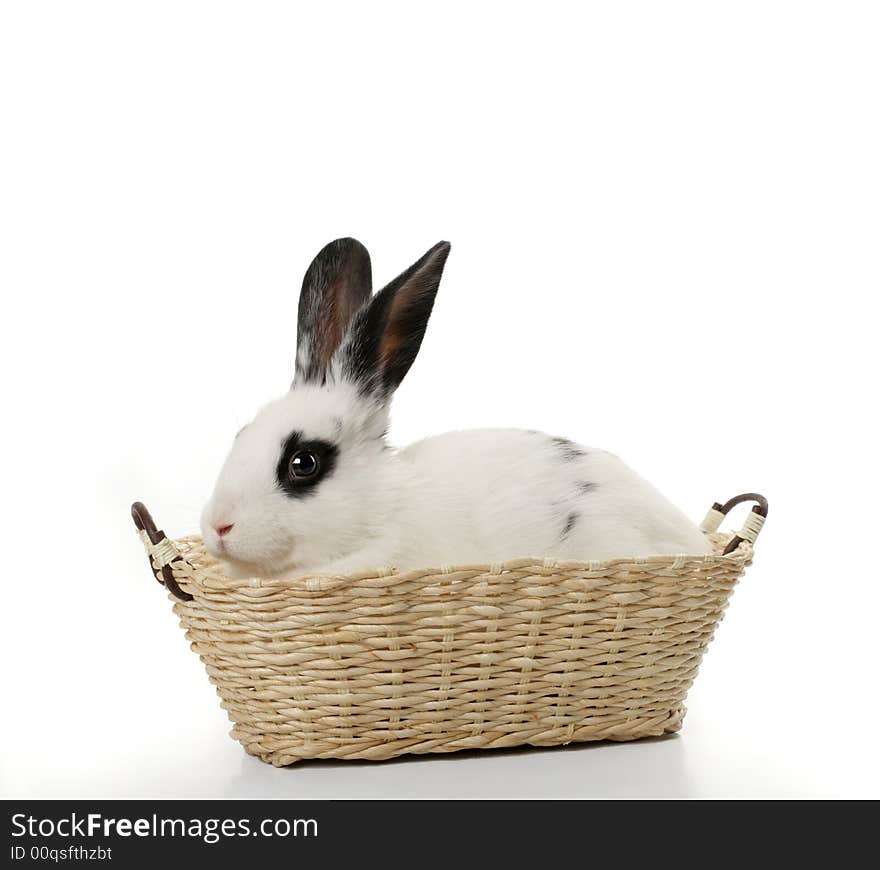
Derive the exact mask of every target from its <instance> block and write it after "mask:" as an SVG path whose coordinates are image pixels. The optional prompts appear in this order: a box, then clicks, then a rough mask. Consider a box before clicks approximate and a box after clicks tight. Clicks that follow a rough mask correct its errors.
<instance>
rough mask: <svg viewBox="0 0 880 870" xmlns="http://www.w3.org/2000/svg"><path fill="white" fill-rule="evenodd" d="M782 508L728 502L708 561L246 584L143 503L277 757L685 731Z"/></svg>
mask: <svg viewBox="0 0 880 870" xmlns="http://www.w3.org/2000/svg"><path fill="white" fill-rule="evenodd" d="M743 501H755V502H757V504H756V505H755V506H754V507H753V508H752V511H751V512H750V513H749V514H748V516H747V519H746V523H745V526H744V527H743V529H742V530H741V531H740V533H739V534H738V535H732V536H731V535H729V534H728V535H722V534H718V533H717V530H718V528H719V525H720V523H721V520H722V519H723V518H724V515H725V514H726V513H727V512H728V511H729V510H730V509H731V508H732V507H733V506H734V505H736V504H739V503H740V502H743ZM766 514H767V503H766V501H765V500H764V499H763V498H762V497H761V496H757V495H755V494H751V493H750V494H747V495H743V496H738V497H737V498H735V499H731V500H730V501H729V502H728V503H727V504H725V505H719V504H715V505H713V507H712V508H711V509H710V510H709V513H708V514H707V516H706V519H705V520H704V522H703V525H702V528H703V531H705V532H706V533H707V534H709V536H710V538H711V540H712V543H713V546H714V549H715V553H714V554H713V555H708V556H655V557H651V558H646V559H615V560H611V561H606V562H555V561H551V560H536V559H517V560H515V561H511V562H506V563H504V564H497V565H474V566H464V567H445V568H430V569H424V570H418V571H409V572H407V573H405V574H395V573H393V572H391V571H389V572H386V573H381V574H376V573H375V572H373V573H362V574H353V575H347V576H337V577H331V576H323V577H320V576H310V577H299V578H294V579H289V580H260V579H253V580H231V579H229V578H227V577H225V576H224V575H223V573H222V570H221V568H220V566H219V564H218V563H217V562H216V561H214V560H213V559H212V558H211V557H210V556H208V555H207V553H206V552H205V549H204V546H203V544H202V541H201V539H200V538H197V537H188V538H182V539H180V540H178V541H171V540H169V539H168V538H166V537H165V535H164V533H163V532H161V531H158V530H157V529H156V527H155V525H154V523H153V521H152V519H151V517H150V515H149V513H148V512H147V510H146V508H144V506H143V505H141V504H140V503H138V504H135V505H134V506H133V507H132V515H133V518H134V520H135V525H136V526H137V528H138V531H139V533H140V535H141V538H142V539H143V541H144V544H145V546H146V549H147V552H148V554H149V556H150V559H151V565H152V567H153V570H154V573H155V575H156V577H157V579H159V581H160V582H162V583H164V584H165V586H166V587H167V588H168V589H169V591H170V593H171V598H172V600H173V601H174V612H175V613H176V614H177V615H178V616H179V617H180V621H181V624H182V626H183V628H184V629H186V637H187V639H188V640H189V641H191V644H192V649H193V650H194V651H195V652H196V653H198V655H199V657H200V658H201V660H202V662H203V663H204V665H205V668H206V669H207V671H208V677H209V678H210V680H211V682H212V683H214V685H215V686H216V687H217V692H218V694H219V695H220V698H221V699H222V707H223V708H224V709H225V710H226V711H227V713H228V714H229V718H230V719H231V720H232V722H233V729H232V736H233V737H235V738H236V739H237V740H238V741H240V742H241V744H242V746H244V748H245V749H246V750H247V751H248V752H250V753H252V754H253V755H257V756H259V757H260V758H262V759H263V760H264V761H267V762H270V763H272V764H274V765H279V766H280V765H286V764H291V763H292V762H295V761H299V760H300V759H305V758H345V759H352V758H361V759H363V758H367V759H385V758H391V757H393V756H396V755H402V754H404V753H426V752H453V751H455V750H459V749H485V748H492V747H510V746H519V745H521V744H532V745H536V746H550V745H555V744H562V743H570V742H572V741H583V740H634V739H636V738H639V737H651V736H657V735H660V734H666V733H668V732H672V731H677V730H678V729H679V728H681V724H682V720H683V718H684V714H685V708H684V704H683V702H684V699H685V696H686V695H687V692H688V689H689V688H690V686H691V684H692V682H693V680H694V677H695V676H696V673H697V668H698V667H699V664H700V660H701V659H702V656H703V653H704V651H705V650H706V646H707V645H708V643H709V641H710V640H711V639H712V634H713V632H714V631H715V627H716V626H717V625H718V622H719V620H720V619H721V617H722V614H723V611H724V609H725V607H726V605H727V601H728V598H729V597H730V594H731V591H732V589H733V587H734V585H735V584H736V582H737V580H738V579H739V577H740V575H741V574H742V573H743V571H744V569H745V568H746V566H747V565H749V564H750V562H751V559H752V545H753V544H754V542H755V539H756V538H757V535H758V532H759V531H760V529H761V526H762V524H763V521H764V517H765V516H766Z"/></svg>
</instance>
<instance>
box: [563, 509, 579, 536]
mask: <svg viewBox="0 0 880 870" xmlns="http://www.w3.org/2000/svg"><path fill="white" fill-rule="evenodd" d="M579 519H580V514H578V513H574V512H572V513H570V514H569V515H568V516H567V517H566V518H565V525H564V526H563V527H562V534H561V535H560V536H559V540H560V541H564V540H565V539H566V538H567V537H568V536H569V534H571V530H572V529H573V528H574V526H575V523H576V522H577V521H578V520H579Z"/></svg>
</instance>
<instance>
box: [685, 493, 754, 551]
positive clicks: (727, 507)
mask: <svg viewBox="0 0 880 870" xmlns="http://www.w3.org/2000/svg"><path fill="white" fill-rule="evenodd" d="M745 501H753V502H755V504H754V505H753V506H752V509H751V511H749V513H748V514H747V515H746V519H745V522H744V523H743V527H742V528H741V529H740V530H739V531H738V532H737V533H736V534H735V535H734V536H733V537H732V538H731V539H730V542H729V543H728V544H727V546H726V547H725V548H724V555H725V556H726V555H727V554H728V553H732V552H733V551H734V550H735V549H736V548H737V547H738V546H739V545H740V544H741V543H742V542H743V541H748V542H749V543H750V544H754V543H755V541H757V540H758V535H759V534H760V533H761V529H762V528H763V526H764V520H765V519H767V512H768V510H769V505H768V504H767V499H766V498H764V496H763V495H759V494H758V493H756V492H744V493H743V494H742V495H735V496H734V497H733V498H732V499H730V501H726V502H725V503H724V504H718V502H717V501H716V502H715V504H713V505H712V507H710V508H709V511H708V513H707V514H706V518H705V519H704V520H703V522H702V523H700V530H701V531H703V532H717V531H718V527H719V526H720V525H721V523H722V522H723V520H724V518H725V517H726V516H727V515H728V514H729V513H730V511H731V510H732V509H733V508H735V507H736V506H737V505H738V504H742V503H743V502H745Z"/></svg>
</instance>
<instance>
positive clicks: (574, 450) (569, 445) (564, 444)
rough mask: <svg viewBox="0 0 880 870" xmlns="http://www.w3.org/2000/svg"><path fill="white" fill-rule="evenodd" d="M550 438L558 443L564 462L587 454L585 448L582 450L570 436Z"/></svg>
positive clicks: (557, 446) (572, 460)
mask: <svg viewBox="0 0 880 870" xmlns="http://www.w3.org/2000/svg"><path fill="white" fill-rule="evenodd" d="M550 440H551V441H552V442H553V443H554V444H555V445H556V449H557V450H558V451H559V455H560V456H561V457H562V460H563V462H574V460H575V459H581V458H582V457H584V456H586V455H587V453H586V451H585V450H582V449H581V448H580V447H578V446H577V444H575V443H574V442H573V441H569V440H568V438H551V439H550Z"/></svg>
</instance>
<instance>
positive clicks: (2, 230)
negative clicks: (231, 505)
mask: <svg viewBox="0 0 880 870" xmlns="http://www.w3.org/2000/svg"><path fill="white" fill-rule="evenodd" d="M878 39H880V28H878V13H877V11H876V6H874V5H872V4H870V3H864V4H860V3H839V2H834V3H831V2H829V3H811V2H799V3H775V2H758V3H748V2H740V3H730V4H714V3H712V4H707V3H700V2H695V3H664V4H654V3H643V4H639V3H624V4H589V3H554V2H545V3H541V4H534V3H529V4H524V3H514V2H504V3H461V4H458V3H453V2H446V3H443V4H440V3H435V4H430V5H429V4H412V3H383V2H371V3H336V4H316V3H309V4H306V3H302V4H293V3H280V4H272V3H247V4H245V3H240V4H230V3H216V2H211V3H192V2H190V3H183V2H173V3H159V2H153V3H149V4H131V3H125V4H120V3H77V4H67V3H18V4H15V3H9V4H4V6H3V12H2V17H0V81H2V92H0V123H2V137H0V151H2V155H0V156H2V159H0V173H2V189H0V221H2V225H0V240H2V241H0V244H2V260H0V267H2V276H0V277H2V299H3V316H2V327H0V328H2V336H0V337H2V342H0V353H2V370H3V384H4V388H3V392H4V406H5V408H6V414H5V415H4V416H5V420H4V422H3V425H2V439H3V450H2V492H3V495H2V499H0V513H2V517H0V519H2V529H3V550H2V568H3V570H2V578H3V579H2V582H3V584H4V587H3V593H2V599H0V600H2V605H0V606H2V618H3V625H2V633H0V643H2V650H0V652H2V656H0V661H2V680H3V715H2V717H0V728H2V732H0V790H2V793H3V794H4V795H5V796H14V797H49V796H78V797H97V796H144V797H147V796H149V797H159V796H242V797H252V796H270V795H271V796H291V797H305V796H319V797H364V796H369V797H408V796H415V797H430V796H436V797H444V796H463V797H478V796H500V797H520V796H536V797H550V796H599V797H600V796H624V795H640V796H783V795H789V796H803V797H809V796H875V797H876V796H878V792H880V790H878V786H877V778H878V750H877V741H876V736H877V732H876V729H877V719H878V712H880V710H878V701H877V685H878V681H877V665H878V655H877V643H878V641H877V634H878V631H877V620H878V614H880V608H878V604H880V602H878V583H880V576H878V564H880V563H878V560H877V558H876V553H875V549H876V540H877V534H876V530H877V522H878V520H877V516H876V514H877V509H878V507H877V506H878V503H880V502H878V484H880V480H878V461H877V450H878V434H880V433H878V426H877V420H876V413H877V383H876V381H877V371H878V360H877V349H876V333H877V322H878V321H877V302H876V299H877V293H878V289H880V280H878V279H880V266H878V238H880V212H878V202H880V172H878V165H880V160H878V155H880V126H878V111H877V106H878V81H880V62H878V52H877V45H878ZM348 234H351V235H354V236H356V237H358V238H360V239H361V240H362V241H364V242H365V243H366V244H367V246H368V247H369V248H370V250H371V252H372V254H373V266H374V274H375V278H376V281H377V283H382V282H384V281H386V280H388V279H390V278H391V277H393V276H394V275H395V274H397V272H399V271H400V270H401V269H403V268H404V267H405V266H407V265H408V264H409V263H410V262H412V261H413V260H414V259H415V258H416V257H417V256H419V255H420V254H421V253H422V252H423V251H424V250H425V249H427V248H428V247H429V246H430V245H432V244H433V243H434V242H436V241H437V240H439V239H443V238H447V239H449V240H451V241H452V243H453V251H452V255H451V257H450V260H449V264H448V268H447V272H446V275H445V278H444V281H443V285H442V287H441V292H440V295H439V297H438V302H437V305H436V308H435V314H434V316H433V319H432V322H431V326H430V329H429V332H428V336H427V338H426V340H425V343H424V345H423V348H422V353H421V356H420V358H419V360H418V362H417V363H416V365H415V366H414V367H413V369H412V371H411V372H410V374H409V376H408V378H407V381H406V382H405V383H404V385H403V387H402V388H401V390H400V392H399V394H398V400H397V403H396V407H395V412H394V425H393V440H394V441H395V442H396V443H400V444H403V443H406V442H408V441H410V440H412V439H415V438H418V437H420V436H423V435H427V434H431V433H435V432H439V431H443V430H445V429H452V428H461V427H469V426H483V425H490V426H493V425H494V426H500V425H511V426H520V425H521V426H526V427H534V428H540V429H545V430H548V431H550V432H553V433H559V434H566V435H568V436H570V437H572V438H574V439H576V440H578V441H582V442H585V443H587V444H593V445H596V446H602V447H606V448H608V449H611V450H613V451H615V452H617V453H619V454H620V455H621V456H623V457H624V458H625V459H626V460H627V461H628V462H629V463H630V464H631V465H633V466H634V467H635V468H636V469H638V470H639V471H641V472H642V473H643V474H644V475H645V476H647V477H648V478H649V479H651V480H652V481H653V482H655V483H656V484H657V485H658V486H659V487H660V488H661V489H662V490H664V491H665V492H666V493H667V494H668V495H669V496H670V497H671V498H672V499H673V500H674V501H675V502H677V503H678V504H679V505H681V506H682V507H683V508H684V509H685V510H686V511H687V512H688V513H689V514H690V515H691V516H693V517H694V518H695V519H696V520H699V519H700V518H701V517H702V515H703V513H704V511H705V509H706V507H707V506H708V505H709V503H711V502H712V501H713V500H715V499H725V498H727V497H729V496H731V495H733V494H735V493H737V492H740V491H742V490H749V489H757V490H759V491H763V492H765V493H766V494H767V495H768V497H769V498H770V502H771V513H770V518H769V520H768V523H767V526H766V527H765V530H764V534H763V536H762V538H761V540H760V541H759V543H758V547H757V554H756V556H757V558H756V561H755V564H754V566H753V568H752V569H751V570H750V571H749V572H748V573H747V575H746V577H745V578H744V580H743V581H742V583H741V584H740V586H739V587H738V589H737V591H736V594H735V595H734V597H733V600H732V603H731V607H730V609H729V611H728V614H727V617H726V619H725V621H724V623H723V625H722V626H721V628H720V630H719V632H718V635H717V637H716V640H715V642H714V643H713V645H712V647H711V648H710V651H709V654H708V656H707V658H706V660H705V661H704V664H703V667H702V670H701V672H700V675H699V678H698V680H697V683H696V685H695V687H694V689H693V691H692V693H691V695H690V697H689V700H688V706H689V710H690V712H689V715H688V718H687V720H686V722H685V727H684V730H683V731H682V733H681V734H680V735H679V736H677V737H674V738H670V739H666V740H662V741H654V742H648V743H640V744H632V745H599V746H583V747H570V748H568V749H560V750H549V751H526V752H522V751H518V752H506V753H497V752H496V753H484V754H477V755H472V754H470V755H462V756H457V757H456V756H446V757H438V758H431V759H424V758H423V759H419V760H401V761H396V762H393V763H386V764H331V763H311V764H303V765H301V766H297V767H293V768H290V769H287V770H275V769H272V768H270V767H269V766H266V765H263V764H262V763H261V762H259V761H257V760H256V759H253V758H249V757H246V756H245V755H244V753H243V751H242V750H241V749H240V748H239V747H238V745H237V744H235V743H234V742H233V741H231V740H230V739H229V738H228V737H227V736H226V732H227V730H228V727H229V726H228V723H227V721H226V719H225V716H224V714H223V713H222V711H221V710H220V709H219V707H218V701H217V698H216V696H215V695H214V691H213V689H212V688H211V687H210V685H209V684H208V681H207V679H206V678H205V675H204V673H203V671H202V667H201V665H200V663H199V662H198V660H197V658H196V657H195V656H193V655H192V654H191V653H190V652H188V650H187V644H186V643H185V641H184V638H183V636H182V633H181V631H180V629H179V628H178V627H177V622H176V619H175V618H174V616H173V615H172V613H171V612H170V605H169V603H168V601H167V599H166V598H165V596H164V595H163V594H162V591H161V590H160V588H159V587H158V585H157V584H156V583H155V582H154V581H153V580H152V579H151V578H150V575H149V572H148V570H147V567H146V562H145V557H144V554H143V551H142V549H141V544H140V542H139V541H138V539H137V538H136V537H135V534H134V531H133V528H132V526H131V521H130V518H129V515H128V508H129V504H130V503H131V502H132V501H133V500H135V499H142V500H143V501H145V502H146V503H147V504H148V505H149V506H150V508H151V509H152V510H153V512H154V514H155V516H156V517H157V520H158V521H159V524H160V525H161V526H163V527H164V528H165V529H166V530H167V531H168V532H169V533H171V534H184V533H188V532H192V531H194V530H196V528H197V520H198V514H199V510H200V508H201V504H202V502H203V500H204V499H205V498H206V496H207V494H208V492H209V490H210V487H211V485H212V484H213V479H214V476H215V474H216V472H217V470H218V468H219V464H220V462H221V459H222V457H223V455H224V453H225V451H226V449H227V448H228V445H229V443H230V441H231V438H232V436H233V435H234V433H235V432H236V430H237V428H238V427H239V426H240V425H241V424H242V423H243V422H245V421H246V420H248V419H249V417H250V415H252V413H253V412H254V411H255V410H256V408H257V407H258V406H259V405H260V404H261V403H262V402H263V401H265V400H267V399H269V398H271V397H273V396H274V395H276V394H278V393H280V392H281V391H283V390H284V389H286V387H287V384H288V383H289V381H290V378H291V375H292V368H293V357H294V336H295V311H296V294H297V291H298V288H299V284H300V281H301V278H302V273H303V271H304V270H305V268H306V266H307V265H308V262H309V260H310V259H311V257H312V256H313V255H314V253H315V252H316V251H317V250H318V249H319V248H320V247H321V246H322V245H323V244H324V243H325V242H327V241H329V240H330V239H332V238H335V237H337V236H340V235H348ZM739 519H740V517H739V516H738V517H737V520H739Z"/></svg>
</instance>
